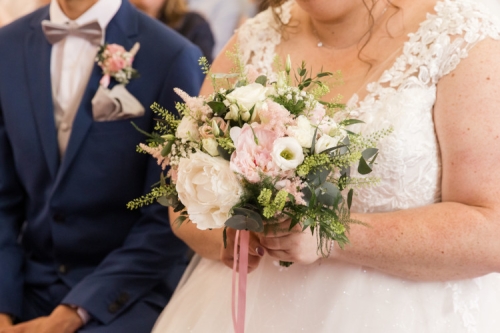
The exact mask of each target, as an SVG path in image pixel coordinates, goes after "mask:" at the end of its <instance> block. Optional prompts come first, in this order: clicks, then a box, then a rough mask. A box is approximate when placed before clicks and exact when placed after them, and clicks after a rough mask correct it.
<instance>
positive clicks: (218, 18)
mask: <svg viewBox="0 0 500 333" xmlns="http://www.w3.org/2000/svg"><path fill="white" fill-rule="evenodd" d="M50 1H51V0H0V27H1V26H3V25H6V24H9V23H10V22H12V21H13V20H15V19H17V18H19V17H21V16H24V15H26V14H28V13H30V12H32V11H33V10H35V9H37V8H38V7H40V6H44V5H47V4H49V3H50ZM101 1H105V0H101ZM130 2H131V3H132V4H134V5H135V6H136V7H137V8H139V9H140V10H142V11H143V12H144V13H146V14H148V15H149V16H151V17H154V18H156V19H158V20H160V21H161V22H163V23H164V24H166V25H168V26H170V27H171V28H173V29H175V30H176V31H177V32H179V33H180V34H182V35H184V36H185V37H186V38H187V39H189V40H190V41H191V42H193V43H194V44H196V45H198V46H199V47H200V49H201V50H202V52H203V54H204V55H205V56H206V57H207V58H208V59H209V61H210V62H211V61H212V60H213V58H215V56H216V55H217V54H218V53H219V52H220V50H221V49H222V48H223V47H224V45H225V44H226V42H227V41H228V40H229V38H230V37H231V36H232V35H233V33H234V30H235V29H236V28H237V27H238V26H240V25H241V24H242V23H243V22H244V21H245V20H246V19H248V18H249V17H253V16H254V15H256V14H257V13H258V12H259V11H261V10H263V9H264V8H265V5H264V2H265V0H130Z"/></svg>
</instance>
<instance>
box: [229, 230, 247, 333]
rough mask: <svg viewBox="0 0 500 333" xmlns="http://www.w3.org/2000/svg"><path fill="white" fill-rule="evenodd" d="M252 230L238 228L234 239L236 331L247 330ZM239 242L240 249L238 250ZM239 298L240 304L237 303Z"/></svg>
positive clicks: (234, 311)
mask: <svg viewBox="0 0 500 333" xmlns="http://www.w3.org/2000/svg"><path fill="white" fill-rule="evenodd" d="M249 241H250V232H249V231H246V230H241V231H240V230H237V231H236V238H235V240H234V262H233V286H232V313H233V326H234V332H235V333H244V332H245V308H246V300H247V274H248V244H249ZM238 243H239V251H238ZM236 265H238V269H237V268H236ZM237 272H238V273H239V274H238V292H237V293H236V274H237ZM236 298H238V301H237V302H238V305H237V307H236V306H235V304H236Z"/></svg>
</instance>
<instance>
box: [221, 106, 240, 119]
mask: <svg viewBox="0 0 500 333" xmlns="http://www.w3.org/2000/svg"><path fill="white" fill-rule="evenodd" d="M224 119H226V120H236V121H238V119H240V109H239V108H238V105H236V104H231V105H230V106H229V112H228V113H226V116H225V117H224Z"/></svg>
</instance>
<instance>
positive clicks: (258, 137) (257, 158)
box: [230, 124, 280, 183]
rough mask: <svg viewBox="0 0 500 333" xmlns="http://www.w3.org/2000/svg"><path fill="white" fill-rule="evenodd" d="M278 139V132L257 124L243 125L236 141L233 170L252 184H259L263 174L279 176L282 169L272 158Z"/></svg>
mask: <svg viewBox="0 0 500 333" xmlns="http://www.w3.org/2000/svg"><path fill="white" fill-rule="evenodd" d="M277 138H278V135H277V134H276V132H274V131H271V130H268V129H264V128H263V127H261V126H259V125H257V124H256V125H255V126H254V127H251V126H250V125H249V124H245V125H243V128H242V129H241V132H240V133H239V136H238V138H237V140H236V141H235V146H236V150H235V152H234V153H233V154H232V156H231V162H230V168H231V170H232V171H234V172H236V173H238V174H240V175H242V176H243V177H244V178H245V179H246V180H248V181H249V182H251V183H257V182H259V181H260V180H261V177H260V174H261V173H262V174H264V175H266V176H270V177H276V176H278V175H279V174H280V168H279V167H278V166H277V165H276V163H274V161H273V158H272V156H271V152H272V150H273V143H274V140H276V139H277ZM256 141H257V142H256Z"/></svg>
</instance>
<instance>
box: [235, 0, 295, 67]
mask: <svg viewBox="0 0 500 333" xmlns="http://www.w3.org/2000/svg"><path fill="white" fill-rule="evenodd" d="M292 4H293V1H288V2H286V3H285V4H284V5H283V6H282V7H281V10H280V17H281V20H282V21H283V23H285V24H286V23H288V22H289V21H290V17H291V13H290V10H291V6H292ZM237 38H238V45H239V49H240V52H241V58H242V60H243V62H244V63H245V64H247V65H248V66H250V67H253V68H254V69H255V70H256V71H257V72H259V73H263V74H266V75H270V74H271V73H272V65H273V60H274V56H275V48H276V45H278V44H279V43H280V42H281V33H280V26H279V24H278V22H277V21H276V20H275V18H274V16H273V12H272V9H271V8H269V9H267V10H265V11H264V12H262V13H260V14H258V15H257V16H255V17H254V18H251V19H249V20H247V21H246V22H245V23H244V24H243V25H242V26H241V27H240V28H239V29H238V37H237Z"/></svg>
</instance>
